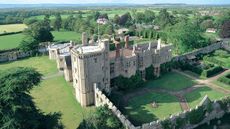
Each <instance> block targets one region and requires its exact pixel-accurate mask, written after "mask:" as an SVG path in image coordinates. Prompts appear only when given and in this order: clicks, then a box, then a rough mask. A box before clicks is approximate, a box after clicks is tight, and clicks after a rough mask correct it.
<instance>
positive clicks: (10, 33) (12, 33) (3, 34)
mask: <svg viewBox="0 0 230 129" xmlns="http://www.w3.org/2000/svg"><path fill="white" fill-rule="evenodd" d="M20 33H22V31H18V32H9V33H2V34H0V36H5V35H14V34H20Z"/></svg>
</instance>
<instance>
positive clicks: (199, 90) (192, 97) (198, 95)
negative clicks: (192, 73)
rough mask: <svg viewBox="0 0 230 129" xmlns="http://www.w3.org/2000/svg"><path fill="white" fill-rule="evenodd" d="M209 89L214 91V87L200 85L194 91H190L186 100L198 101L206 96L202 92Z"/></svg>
mask: <svg viewBox="0 0 230 129" xmlns="http://www.w3.org/2000/svg"><path fill="white" fill-rule="evenodd" d="M208 91H212V89H211V88H209V87H199V88H197V89H195V90H194V91H192V92H191V93H190V95H189V96H188V97H186V100H187V102H188V103H190V102H193V101H196V100H198V99H200V98H201V97H204V96H202V94H201V93H202V92H208Z"/></svg>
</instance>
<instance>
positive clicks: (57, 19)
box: [54, 13, 62, 31]
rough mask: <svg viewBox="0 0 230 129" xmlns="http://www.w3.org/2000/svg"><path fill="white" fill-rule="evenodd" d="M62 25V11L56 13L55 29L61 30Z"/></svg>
mask: <svg viewBox="0 0 230 129" xmlns="http://www.w3.org/2000/svg"><path fill="white" fill-rule="evenodd" d="M61 25H62V19H61V15H60V13H58V14H57V15H55V20H54V29H55V30H57V31H59V30H60V28H61Z"/></svg>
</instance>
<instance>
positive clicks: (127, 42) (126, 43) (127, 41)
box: [125, 35, 129, 48]
mask: <svg viewBox="0 0 230 129" xmlns="http://www.w3.org/2000/svg"><path fill="white" fill-rule="evenodd" d="M128 47H129V36H128V35H127V36H125V48H128Z"/></svg>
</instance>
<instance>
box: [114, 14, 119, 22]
mask: <svg viewBox="0 0 230 129" xmlns="http://www.w3.org/2000/svg"><path fill="white" fill-rule="evenodd" d="M113 22H114V23H115V24H119V22H120V16H119V15H117V14H116V15H115V16H114V18H113Z"/></svg>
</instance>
